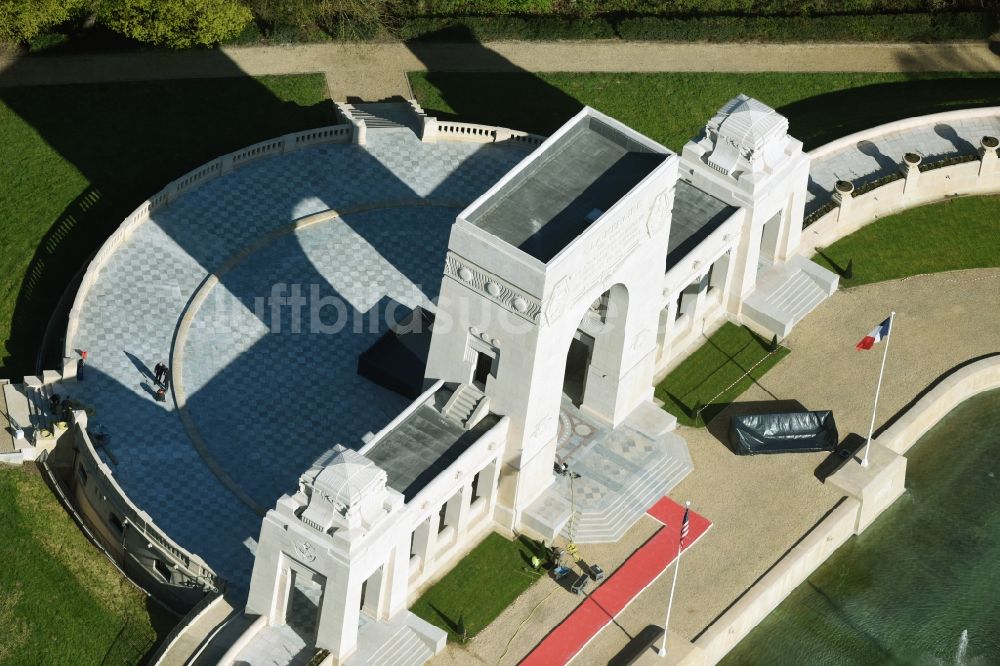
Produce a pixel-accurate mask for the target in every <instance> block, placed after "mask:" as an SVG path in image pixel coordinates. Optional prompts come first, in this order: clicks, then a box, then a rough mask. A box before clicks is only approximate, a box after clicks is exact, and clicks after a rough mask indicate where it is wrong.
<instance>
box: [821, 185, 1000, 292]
mask: <svg viewBox="0 0 1000 666" xmlns="http://www.w3.org/2000/svg"><path fill="white" fill-rule="evenodd" d="M997 211H1000V197H968V198H959V199H951V200H949V201H945V202H942V203H939V204H934V205H931V206H921V207H920V208H913V209H910V210H907V211H904V212H902V213H898V214H896V215H891V216H889V217H885V218H882V219H881V220H877V221H875V222H873V223H871V224H869V225H868V226H866V227H863V228H862V229H859V230H858V231H856V232H854V233H853V234H851V235H850V236H847V237H845V238H842V239H840V240H839V241H837V242H836V243H834V244H833V245H831V246H830V247H828V248H825V249H820V250H819V251H818V252H817V254H816V256H815V257H814V261H816V262H817V263H819V264H820V265H823V266H826V267H828V268H830V269H831V270H834V271H836V272H837V273H839V274H840V276H841V277H840V284H841V286H842V287H856V286H858V285H862V284H869V283H871V282H882V281H883V280H895V279H898V278H902V277H906V276H908V275H919V274H921V273H939V272H942V271H955V270H961V269H966V268H989V267H994V266H1000V216H998V214H997ZM848 264H851V273H852V277H847V276H846V275H845V272H846V269H847V267H848Z"/></svg>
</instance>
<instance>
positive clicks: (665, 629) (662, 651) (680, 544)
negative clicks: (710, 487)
mask: <svg viewBox="0 0 1000 666" xmlns="http://www.w3.org/2000/svg"><path fill="white" fill-rule="evenodd" d="M684 506H685V508H686V509H690V508H691V502H690V500H689V501H687V502H685V504H684ZM681 529H682V530H683V529H684V526H683V525H681ZM682 552H684V544H683V540H682V539H681V538H678V539H677V562H676V563H675V564H674V582H673V583H671V585H670V600H669V601H667V617H666V619H665V620H664V621H663V644H662V645H661V646H660V656H661V657H666V656H667V637H668V636H669V634H668V627H669V626H670V610H671V609H672V608H673V606H674V590H675V589H677V572H678V571H680V570H681V553H682Z"/></svg>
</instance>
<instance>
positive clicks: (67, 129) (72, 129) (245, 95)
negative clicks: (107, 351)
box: [0, 51, 336, 377]
mask: <svg viewBox="0 0 1000 666" xmlns="http://www.w3.org/2000/svg"><path fill="white" fill-rule="evenodd" d="M199 57H200V58H202V59H203V60H204V61H205V63H204V67H203V69H204V70H207V71H211V72H212V73H213V74H216V73H217V74H218V75H219V76H222V77H226V78H220V79H189V80H183V81H177V80H168V81H145V82H139V83H106V84H90V85H58V86H32V87H6V86H8V85H11V83H9V82H11V81H20V80H21V71H20V70H21V68H25V67H27V68H30V67H31V65H32V58H31V57H28V58H26V59H22V60H17V61H15V62H14V64H13V65H11V66H10V67H9V68H7V69H6V70H4V71H3V72H0V101H2V102H3V103H4V104H6V105H7V106H8V107H9V108H10V109H11V110H12V111H13V112H14V113H16V114H17V115H18V116H19V117H20V118H21V119H22V120H23V121H24V122H26V123H27V124H29V125H30V126H31V127H32V128H33V129H34V130H35V131H36V132H37V133H38V134H39V135H40V136H41V138H42V139H43V140H44V141H45V143H47V144H48V146H50V147H51V148H52V149H53V150H55V151H56V152H57V153H58V154H59V155H60V156H61V157H62V159H63V160H65V161H66V162H68V163H69V164H70V165H72V167H73V168H75V169H76V170H77V171H79V172H80V174H81V175H82V176H83V178H84V179H85V180H86V181H87V182H88V185H87V186H86V188H85V189H84V190H83V191H82V192H81V193H80V194H79V195H78V196H77V197H76V198H75V199H73V200H72V201H71V202H70V203H69V204H68V205H67V206H66V208H65V209H64V210H63V212H62V213H61V214H60V215H59V216H58V217H57V218H56V219H55V220H54V221H53V222H52V225H51V226H50V227H49V229H48V231H47V232H46V233H45V234H44V236H43V237H42V239H41V242H40V243H39V244H38V246H37V249H36V251H35V253H34V256H33V257H32V258H31V261H30V263H29V266H28V270H27V272H26V275H25V279H24V281H23V283H22V285H21V288H20V291H19V292H18V296H17V299H16V303H15V305H14V312H13V318H12V322H11V332H10V338H9V339H8V340H7V343H6V349H4V350H3V353H2V354H0V368H2V369H0V375H3V376H8V377H19V376H21V375H24V374H29V373H32V372H34V371H35V366H36V358H37V357H39V356H40V354H39V349H38V347H39V343H40V341H41V340H42V339H43V338H44V337H45V331H46V326H47V324H48V322H49V320H50V318H51V317H53V311H54V310H55V309H56V307H57V304H59V303H60V301H62V304H61V305H62V306H63V307H62V308H61V310H62V312H61V313H60V318H59V321H58V324H57V325H56V331H57V332H56V334H54V335H53V337H54V338H58V335H61V333H62V332H63V331H64V330H65V326H64V324H65V314H66V311H67V310H68V308H69V305H71V304H72V299H73V294H74V293H75V288H74V287H75V285H74V284H73V283H74V276H76V277H77V278H78V277H80V275H82V272H83V271H84V270H85V268H86V265H87V264H88V263H89V258H90V257H91V256H92V255H93V254H94V253H95V252H96V251H97V249H98V248H99V247H100V246H101V244H102V243H103V242H104V240H105V239H106V238H107V237H108V236H109V235H110V234H111V233H112V232H114V230H115V229H116V228H117V227H118V226H119V225H120V224H121V222H122V220H124V218H125V217H126V216H127V215H128V214H129V213H131V212H132V211H133V210H134V209H135V208H136V207H137V206H138V205H139V204H141V203H142V202H143V201H144V200H145V199H146V198H148V197H149V196H151V195H152V194H154V193H155V192H157V191H159V190H160V189H162V188H163V187H164V186H165V185H167V183H169V182H170V181H171V180H173V179H175V178H177V177H179V176H181V175H183V174H184V173H186V172H187V171H189V170H191V169H193V168H195V167H198V166H200V165H202V164H204V163H206V162H208V161H210V160H212V159H214V158H216V157H218V156H220V155H223V154H225V153H227V152H231V151H233V150H237V149H239V148H242V147H244V146H247V145H249V144H252V143H255V142H258V141H262V140H265V139H269V138H272V137H275V136H279V135H281V134H284V133H288V132H293V131H299V130H304V129H308V128H311V127H317V126H322V125H329V124H333V123H334V122H336V121H335V113H334V108H333V104H332V102H331V101H329V100H326V101H323V102H320V103H316V104H313V105H311V106H300V105H298V104H296V103H294V102H286V101H283V100H282V99H280V98H279V97H277V96H276V95H275V94H274V93H273V92H272V91H271V90H269V89H268V88H267V87H265V86H264V85H263V84H261V83H260V82H258V81H257V80H256V79H254V78H252V77H249V76H247V75H246V74H245V73H243V72H242V70H240V69H239V68H238V67H237V66H236V65H235V64H234V63H232V62H231V61H230V60H229V59H228V57H226V56H225V55H224V54H223V53H222V52H221V51H203V52H200V55H199ZM150 76H151V77H153V78H155V76H156V74H155V72H151V73H150ZM5 82H6V83H5ZM28 157H29V158H30V156H28ZM24 167H25V168H27V169H30V168H31V164H30V163H27V162H26V163H25V164H24ZM34 177H35V178H36V179H45V178H46V177H51V175H50V174H48V173H46V172H44V171H42V170H40V171H39V173H38V174H36V175H35V176H34ZM26 214H28V215H30V211H26ZM39 222H44V221H39ZM67 285H71V286H70V287H67ZM64 292H69V293H67V294H66V295H65V297H63V295H64ZM57 342H58V339H54V340H51V341H50V343H51V344H50V347H52V348H55V347H58V346H61V345H57V344H56V343H57ZM54 351H55V353H52V354H50V355H48V356H46V357H44V358H43V359H41V360H42V361H43V363H44V364H45V365H48V366H50V367H58V366H59V365H61V364H60V363H59V358H60V357H61V350H54Z"/></svg>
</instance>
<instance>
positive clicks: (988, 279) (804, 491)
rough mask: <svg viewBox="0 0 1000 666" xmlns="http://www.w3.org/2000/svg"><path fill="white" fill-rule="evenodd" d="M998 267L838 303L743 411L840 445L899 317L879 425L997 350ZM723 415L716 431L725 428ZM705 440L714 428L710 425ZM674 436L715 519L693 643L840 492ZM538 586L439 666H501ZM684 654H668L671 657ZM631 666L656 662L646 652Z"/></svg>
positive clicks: (691, 631)
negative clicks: (830, 418)
mask: <svg viewBox="0 0 1000 666" xmlns="http://www.w3.org/2000/svg"><path fill="white" fill-rule="evenodd" d="M998 293H1000V269H979V270H969V271H957V272H952V273H940V274H935V275H924V276H915V277H911V278H906V279H903V280H894V281H889V282H882V283H878V284H873V285H866V286H863V287H858V288H854V289H847V290H844V291H839V292H837V293H836V294H835V295H834V296H833V297H831V298H830V299H828V300H827V301H826V302H825V303H823V304H822V305H821V306H820V307H819V308H817V309H816V310H815V311H814V312H813V313H812V314H810V315H809V316H808V317H807V318H806V319H805V320H804V321H803V322H802V323H800V324H799V325H798V326H797V327H796V328H795V330H794V331H793V332H792V334H791V335H790V336H789V337H788V339H787V340H786V341H785V344H786V345H788V346H789V347H790V348H791V349H792V351H793V353H792V354H791V355H789V356H788V357H787V358H786V359H785V360H784V361H782V362H781V363H780V364H778V365H777V366H776V367H775V368H774V369H772V370H771V371H770V372H769V373H768V374H767V375H766V376H765V377H764V378H763V380H762V381H761V383H760V384H759V385H757V386H754V387H752V388H751V389H750V390H748V391H747V392H746V393H744V394H743V395H742V396H741V398H740V401H741V402H754V401H774V400H776V399H778V400H792V399H794V400H797V401H799V402H800V403H801V404H802V405H804V406H805V407H806V408H808V409H832V410H833V411H834V413H835V415H836V418H837V423H838V426H839V429H840V433H841V437H842V438H843V437H845V436H846V435H847V434H849V433H852V432H853V433H860V434H866V433H867V430H868V423H869V420H870V418H871V411H870V409H871V400H872V395H873V393H874V389H875V380H876V378H877V376H878V369H879V364H880V363H881V360H882V354H881V352H882V347H881V346H879V347H877V348H876V349H875V350H874V351H871V352H867V353H861V352H857V351H855V350H854V345H855V343H857V342H858V340H860V339H861V338H862V337H864V335H865V334H866V333H867V332H868V331H869V330H871V328H872V327H873V326H874V325H875V324H877V323H878V322H880V321H881V320H882V319H884V318H885V317H886V316H887V315H888V314H889V311H890V310H891V309H893V308H895V310H896V324H895V331H894V332H893V335H892V343H891V345H892V348H891V349H890V350H889V357H888V361H887V363H886V370H885V380H884V383H883V393H882V397H881V399H880V405H879V415H878V420H877V424H876V427H878V425H880V424H882V423H884V422H885V421H886V420H887V419H888V418H890V417H891V416H892V415H893V414H895V413H896V412H897V411H899V410H900V409H902V408H903V407H904V406H905V405H906V404H907V403H908V402H909V401H910V400H912V399H913V398H914V396H916V394H917V393H919V392H920V391H921V390H922V389H924V388H925V387H926V386H927V385H928V384H930V383H931V382H933V381H934V380H935V379H936V378H937V377H939V376H940V375H941V374H942V373H945V372H946V371H948V370H949V369H950V368H952V367H954V366H955V365H957V364H959V363H961V362H963V361H965V360H967V359H970V358H973V357H975V356H979V355H981V354H986V353H990V352H996V351H998V350H1000V311H998V310H997V309H996V308H995V307H994V306H993V304H995V303H996V300H997V294H998ZM724 420H725V419H724V418H719V419H717V420H716V421H717V422H718V421H724ZM712 429H714V428H712ZM712 429H710V430H705V429H700V430H695V429H691V428H681V429H680V434H681V435H682V436H684V437H685V438H686V439H687V441H688V445H689V446H690V449H691V455H692V457H693V458H694V463H695V471H694V472H693V473H692V474H691V475H690V476H689V477H688V478H687V479H685V480H684V481H683V482H681V484H680V485H679V486H678V487H677V488H676V489H675V490H674V492H673V493H672V497H673V498H674V499H675V500H684V499H690V500H691V501H692V503H693V505H694V507H695V508H697V510H698V511H699V512H701V513H702V514H703V515H705V516H706V517H707V518H709V519H710V520H712V521H713V523H714V525H713V527H712V529H711V530H710V531H709V532H708V534H706V535H705V536H704V537H703V538H702V539H701V540H700V541H699V543H698V544H697V545H696V546H695V547H694V548H693V549H692V550H691V552H690V553H689V554H687V555H685V557H684V560H683V565H682V566H683V568H682V571H681V577H680V583H679V584H678V588H677V598H676V600H675V606H674V614H673V617H672V620H671V633H674V632H677V634H679V635H680V636H682V637H684V638H686V639H688V640H691V639H693V638H694V637H695V636H696V635H697V634H698V633H699V632H701V631H702V630H703V629H704V628H705V627H706V626H708V625H709V624H710V623H711V622H712V621H713V620H714V619H715V618H716V617H717V616H718V615H720V614H721V613H722V612H723V611H724V610H725V609H726V608H727V607H728V606H729V604H730V603H732V602H733V601H734V600H735V599H736V598H737V597H738V596H739V595H740V594H742V593H743V591H744V590H746V589H747V587H749V586H750V585H752V584H753V582H754V581H755V580H756V579H757V578H758V577H760V576H761V575H762V574H763V573H764V572H765V571H766V570H767V569H768V568H769V567H770V566H771V565H772V564H774V562H775V561H777V560H778V559H779V558H780V557H781V555H782V554H783V553H784V552H785V551H786V550H788V549H789V548H790V547H791V546H792V545H793V544H794V543H795V542H796V541H797V540H798V539H799V537H801V536H802V535H803V534H804V533H805V532H806V531H808V530H809V529H810V528H811V527H812V526H813V525H815V524H816V522H818V521H819V520H820V519H821V518H822V517H823V515H824V514H825V513H826V512H827V511H828V510H829V509H831V508H832V507H833V505H834V504H835V503H836V502H837V500H838V499H839V498H840V494H839V493H838V492H837V491H836V490H835V489H833V488H832V487H829V486H825V485H823V484H821V483H820V482H819V481H817V480H816V478H815V477H814V476H813V472H814V470H815V468H816V467H817V466H818V465H819V463H820V462H821V461H822V460H823V459H824V458H825V454H806V455H786V456H758V457H753V458H738V457H736V456H734V455H732V454H731V453H730V452H729V451H728V450H727V449H726V448H725V447H724V446H723V445H722V444H721V443H720V442H719V440H718V439H717V438H716V437H715V436H714V435H713V434H712V432H711V430H712ZM655 528H656V526H655V524H654V523H653V522H652V521H651V519H648V518H644V519H643V520H642V521H640V522H639V523H638V524H637V525H636V526H635V527H634V528H633V529H632V530H631V531H630V532H629V533H628V534H626V536H625V538H624V539H623V540H622V541H621V542H619V543H618V544H611V545H603V546H599V547H594V546H586V547H584V548H582V551H583V556H584V558H585V559H588V558H593V559H594V560H595V561H598V562H601V563H602V564H607V565H611V566H606V567H605V568H606V569H608V570H610V571H613V569H614V567H615V566H617V564H618V563H619V562H621V561H623V560H624V559H625V558H626V557H627V556H628V555H629V554H630V553H631V552H632V551H633V550H635V548H636V547H637V546H638V545H639V544H641V543H642V542H643V541H645V539H647V538H648V537H649V535H651V534H652V532H653V531H655ZM670 578H671V577H670V576H662V577H661V578H660V579H659V580H658V581H657V582H656V583H654V584H653V585H651V586H650V587H649V588H648V589H647V590H646V591H645V592H643V593H642V594H641V595H640V596H639V597H638V598H637V599H636V600H635V601H634V602H633V603H632V604H631V605H630V606H629V607H628V608H626V609H625V611H624V612H623V613H622V614H621V615H620V616H619V617H618V618H617V620H616V622H615V623H613V624H611V625H609V626H608V627H607V628H606V629H605V630H604V631H603V632H602V633H601V634H599V635H598V637H597V638H596V639H595V640H594V641H593V642H592V643H591V644H590V645H589V646H588V647H587V648H586V649H585V650H584V652H583V653H581V655H580V656H579V657H578V659H577V661H578V662H579V663H581V664H583V663H586V664H591V663H606V662H607V660H608V659H609V658H610V657H611V656H613V655H614V654H615V653H616V652H617V651H618V650H620V649H621V648H622V647H623V646H624V645H625V643H626V642H627V641H628V640H629V637H630V636H634V635H635V634H636V633H637V632H638V631H640V630H641V629H642V628H643V627H645V626H646V625H648V624H655V623H657V622H662V621H663V612H664V607H665V602H666V598H667V594H668V592H669V584H670ZM554 587H555V586H554V584H553V583H551V582H550V581H547V580H545V581H542V582H541V583H540V584H538V585H535V586H534V587H533V588H532V589H531V590H529V591H528V592H527V593H526V594H524V595H522V597H521V598H519V599H518V600H517V602H516V603H515V604H513V605H512V606H511V607H510V608H508V609H507V610H506V611H505V612H504V614H503V615H501V616H500V618H499V619H498V620H497V621H496V622H494V623H493V624H491V625H490V626H489V627H488V628H487V629H486V630H485V631H484V632H482V633H481V634H480V635H479V636H477V637H476V638H475V639H474V640H473V641H471V642H470V643H469V644H468V645H466V646H463V647H459V646H453V645H449V648H448V650H447V651H446V652H445V653H443V654H442V655H441V656H439V657H438V658H437V659H436V660H435V661H434V662H433V663H435V664H468V663H489V664H496V663H497V660H498V657H499V656H500V655H501V654H502V653H503V650H504V646H505V644H506V643H507V641H508V640H509V638H510V636H511V635H512V634H513V633H514V631H515V630H516V628H517V627H518V625H519V624H520V623H521V622H523V621H525V618H527V616H528V614H529V612H530V611H531V610H532V608H534V607H535V606H536V604H538V602H539V601H540V600H542V599H543V598H546V597H547V595H548V594H549V592H551V591H552V590H553V589H554ZM576 603H577V600H576V598H575V597H573V595H570V594H569V593H566V592H563V591H561V590H557V591H555V592H553V594H552V595H551V596H548V598H547V600H546V601H545V602H544V603H543V604H542V605H541V606H540V607H539V608H538V610H537V611H536V612H535V614H534V616H532V618H531V619H530V620H528V621H527V622H526V623H525V627H524V628H523V629H522V630H521V632H520V633H519V634H518V635H517V636H516V638H515V639H514V641H513V642H512V645H511V647H510V649H509V651H508V653H507V656H506V657H505V658H504V659H503V661H502V662H501V663H503V664H513V663H516V661H517V660H518V659H520V658H521V657H523V655H525V654H526V653H527V652H528V651H530V650H531V649H532V648H533V647H534V645H535V644H536V643H537V642H538V641H539V640H540V639H541V638H542V637H543V636H544V635H545V634H546V633H547V632H548V631H549V630H550V629H551V628H552V627H553V626H555V625H556V624H557V623H558V622H559V621H560V620H561V619H562V618H563V617H565V615H567V614H568V612H569V611H570V610H571V609H572V608H574V607H575V606H576ZM679 652H680V651H678V652H677V653H672V654H674V656H675V657H676V656H679ZM638 663H640V664H651V665H652V664H659V663H662V662H661V661H660V660H658V659H657V658H656V656H655V655H654V654H652V653H648V654H647V655H646V656H645V657H643V658H642V659H640V661H639V662H638Z"/></svg>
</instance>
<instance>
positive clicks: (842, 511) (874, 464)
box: [674, 353, 1000, 666]
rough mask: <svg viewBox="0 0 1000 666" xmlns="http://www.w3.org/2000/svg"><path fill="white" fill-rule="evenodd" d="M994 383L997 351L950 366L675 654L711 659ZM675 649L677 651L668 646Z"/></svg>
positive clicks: (997, 382)
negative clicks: (800, 530) (939, 428)
mask: <svg viewBox="0 0 1000 666" xmlns="http://www.w3.org/2000/svg"><path fill="white" fill-rule="evenodd" d="M997 388H1000V353H997V354H994V355H990V356H987V357H986V358H980V359H973V360H972V362H967V363H965V364H962V365H960V366H958V368H957V369H952V370H950V371H949V372H948V373H946V374H945V375H944V376H943V377H942V378H940V379H938V380H937V381H935V382H934V383H932V384H931V385H930V387H929V388H928V389H927V390H926V391H925V392H924V393H923V395H922V396H918V399H916V400H915V401H914V402H913V403H911V405H910V406H908V407H907V408H906V410H905V412H903V413H902V414H901V415H900V416H899V417H898V418H896V419H895V420H894V421H893V422H892V424H891V425H890V426H889V427H888V428H886V429H885V430H884V432H882V433H881V434H880V435H879V436H878V437H877V438H876V439H875V440H873V441H872V446H871V451H870V454H869V459H870V465H869V467H868V468H867V469H865V468H862V467H861V466H860V464H858V463H857V462H856V461H851V462H849V463H848V464H847V465H845V466H844V467H843V468H842V469H841V470H839V471H838V472H837V473H836V474H833V475H832V476H831V477H829V478H828V479H827V482H828V483H830V484H832V485H834V486H836V487H838V488H840V489H842V490H843V491H844V498H843V499H842V500H841V501H840V502H838V503H837V504H836V505H835V506H834V507H833V508H832V509H831V510H830V512H829V513H827V515H826V516H824V518H823V519H822V520H820V521H819V522H818V523H817V524H816V525H815V526H813V528H812V529H810V530H809V531H808V532H807V533H806V534H805V535H803V537H802V538H801V539H800V540H799V541H798V542H796V543H795V545H794V546H792V548H790V549H789V550H788V552H787V553H785V554H784V555H783V556H782V557H781V559H779V560H778V561H777V562H775V564H774V565H773V566H772V567H771V568H770V569H769V570H768V571H767V572H766V573H765V574H764V575H763V576H762V577H761V578H760V579H759V580H758V581H757V582H756V583H754V584H753V585H752V586H751V587H750V588H748V589H747V590H746V591H745V592H743V594H742V595H740V597H739V598H738V599H736V600H735V601H734V602H733V604H732V605H731V606H730V607H729V608H728V609H727V610H726V611H725V612H724V613H723V614H722V615H721V616H719V617H718V618H717V619H716V620H714V621H713V622H712V624H711V625H709V626H708V628H706V629H705V630H704V631H702V632H701V633H700V634H699V635H698V636H697V638H696V639H695V640H694V641H693V642H692V643H691V644H690V648H689V649H688V650H681V651H678V652H681V654H682V656H681V658H680V659H679V660H678V661H677V662H675V663H678V664H683V665H684V666H702V665H708V664H716V663H718V662H719V661H720V660H721V659H722V658H723V657H725V656H726V655H727V654H728V653H729V651H730V650H732V649H733V648H734V647H736V645H737V644H738V643H739V642H740V641H741V640H742V639H743V638H744V637H746V635H747V634H749V633H750V631H751V630H753V629H754V628H755V627H756V626H757V625H758V624H760V622H761V621H762V620H763V619H764V618H765V617H767V616H768V615H769V614H770V613H771V611H772V610H774V609H775V608H776V607H777V606H778V604H780V603H781V602H782V601H784V599H785V598H786V597H787V596H788V595H789V594H791V592H792V590H794V589H795V588H796V587H798V586H799V585H800V584H801V583H802V582H803V581H805V579H806V578H807V577H808V576H809V575H810V574H812V573H813V572H814V571H816V569H818V568H819V567H820V565H822V564H823V563H824V562H825V561H826V560H827V558H828V557H830V555H832V554H833V553H834V551H836V550H837V549H838V548H839V547H840V546H842V545H843V544H844V543H845V542H846V541H847V540H848V539H849V538H850V537H851V536H853V535H855V534H860V533H861V532H863V531H864V530H865V529H866V528H867V527H868V526H869V525H871V524H872V522H874V520H875V519H876V518H877V517H878V516H879V515H881V513H882V512H883V511H885V510H886V509H888V508H889V507H890V506H892V504H893V503H894V502H895V501H896V500H897V499H898V498H899V497H900V496H901V495H902V494H903V492H904V491H905V480H906V458H905V457H904V455H903V454H905V453H906V452H907V451H909V449H910V448H911V447H912V446H913V445H914V444H915V443H916V442H917V441H918V440H919V439H920V438H921V437H922V436H923V435H924V434H925V433H926V432H927V431H928V430H930V429H931V428H932V427H934V425H936V424H937V423H938V422H939V421H940V420H941V419H942V418H944V417H945V416H946V415H947V414H948V413H949V412H951V410H953V409H954V408H955V407H956V406H958V405H959V404H961V403H962V402H964V401H965V400H967V399H968V398H971V397H973V396H975V395H978V394H979V393H983V392H985V391H990V390H993V389H997ZM674 654H677V652H675V653H674Z"/></svg>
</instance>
